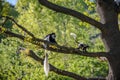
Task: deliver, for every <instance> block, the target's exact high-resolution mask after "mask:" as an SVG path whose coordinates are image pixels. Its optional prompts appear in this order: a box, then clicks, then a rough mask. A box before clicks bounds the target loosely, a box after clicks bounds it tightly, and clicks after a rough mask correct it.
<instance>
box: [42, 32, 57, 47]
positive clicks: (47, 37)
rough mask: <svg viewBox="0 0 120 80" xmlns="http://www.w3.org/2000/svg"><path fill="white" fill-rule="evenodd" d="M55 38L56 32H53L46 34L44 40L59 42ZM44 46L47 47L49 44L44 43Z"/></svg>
mask: <svg viewBox="0 0 120 80" xmlns="http://www.w3.org/2000/svg"><path fill="white" fill-rule="evenodd" d="M55 38H56V35H55V33H51V34H48V35H46V36H45V38H44V40H46V41H49V42H51V43H55V44H57V42H56V40H55ZM44 47H45V48H47V45H46V44H44Z"/></svg>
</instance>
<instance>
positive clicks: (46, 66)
mask: <svg viewBox="0 0 120 80" xmlns="http://www.w3.org/2000/svg"><path fill="white" fill-rule="evenodd" d="M49 71H50V67H49V63H48V53H47V51H46V50H45V59H44V72H45V75H46V76H48V73H49Z"/></svg>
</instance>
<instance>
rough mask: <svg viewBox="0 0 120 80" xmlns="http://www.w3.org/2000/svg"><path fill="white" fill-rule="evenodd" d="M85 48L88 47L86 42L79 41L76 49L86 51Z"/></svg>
mask: <svg viewBox="0 0 120 80" xmlns="http://www.w3.org/2000/svg"><path fill="white" fill-rule="evenodd" d="M87 48H89V46H88V45H87V44H83V43H79V44H78V48H77V49H81V50H82V51H84V52H86V51H87Z"/></svg>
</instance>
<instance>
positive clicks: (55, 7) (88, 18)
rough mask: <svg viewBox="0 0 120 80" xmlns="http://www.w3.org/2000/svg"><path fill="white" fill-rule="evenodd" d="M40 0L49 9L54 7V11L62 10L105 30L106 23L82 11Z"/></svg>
mask: <svg viewBox="0 0 120 80" xmlns="http://www.w3.org/2000/svg"><path fill="white" fill-rule="evenodd" d="M38 1H39V2H40V4H42V5H44V6H46V7H47V8H49V9H52V10H54V11H57V12H61V13H64V14H67V15H71V16H74V17H76V18H78V19H80V20H81V21H84V22H87V23H89V24H91V25H93V26H95V27H96V28H98V29H100V30H103V28H104V27H103V26H104V25H103V24H102V23H100V22H98V21H96V20H94V19H92V18H90V17H88V16H86V15H84V14H82V13H80V12H77V11H75V10H72V9H68V8H65V7H62V6H58V5H56V4H53V3H51V2H49V1H48V0H38Z"/></svg>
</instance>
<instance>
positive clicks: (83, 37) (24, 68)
mask: <svg viewBox="0 0 120 80" xmlns="http://www.w3.org/2000/svg"><path fill="white" fill-rule="evenodd" d="M51 1H52V2H53V3H56V4H58V5H62V6H64V7H67V8H71V9H74V10H77V11H79V12H82V13H83V14H85V15H87V16H90V17H93V18H94V19H96V20H99V18H98V16H97V14H96V13H95V4H94V2H90V1H89V0H85V1H84V0H74V1H73V0H51ZM15 10H16V11H15ZM12 11H15V13H13V12H12ZM8 12H12V13H11V14H9V15H12V16H14V17H15V19H16V20H17V22H18V23H19V24H20V25H22V26H24V27H25V28H27V29H28V30H29V31H31V32H32V33H33V34H34V35H35V36H36V37H38V38H43V37H44V36H45V35H47V34H49V33H51V32H55V33H56V35H57V42H58V44H60V45H65V46H72V47H77V43H76V42H75V39H74V38H73V36H71V35H70V34H71V33H74V34H76V36H77V37H76V40H77V41H78V42H83V43H86V44H88V45H89V46H90V48H89V49H88V51H89V52H97V51H104V50H105V49H104V46H103V43H102V41H101V39H100V37H98V38H96V39H93V40H92V41H91V40H90V37H91V36H94V35H96V34H98V33H100V31H99V30H97V29H96V28H93V27H92V26H91V25H89V24H87V23H85V22H82V21H80V20H78V19H76V18H74V17H71V16H68V15H65V14H61V13H57V12H55V11H52V10H50V9H48V8H46V7H44V6H42V5H40V4H39V3H38V1H37V0H19V1H18V3H17V5H16V6H15V9H12V10H11V11H8ZM5 14H7V13H5ZM16 14H17V16H15V15H16ZM5 26H9V27H10V25H8V24H6V25H5ZM11 26H12V31H13V32H16V33H19V34H22V35H24V36H27V35H26V33H24V32H23V31H22V30H20V29H19V28H18V27H17V26H16V25H11ZM20 46H23V47H26V48H29V49H32V50H34V51H35V52H36V53H37V55H38V56H40V57H43V56H44V50H41V49H39V47H38V46H35V45H33V44H30V43H27V42H24V41H20V40H19V39H16V38H7V39H2V42H1V43H0V79H2V80H6V79H8V80H16V79H22V80H73V79H72V78H69V77H66V76H61V75H57V74H56V73H54V72H50V73H49V76H48V77H45V74H44V70H43V66H41V65H40V64H39V63H38V62H36V61H35V60H33V59H31V58H29V57H26V56H25V55H22V54H21V55H17V54H16V51H17V48H18V47H20ZM49 62H50V63H51V64H53V65H54V66H56V67H57V68H60V69H62V70H67V71H71V72H74V73H76V74H79V75H81V76H85V77H101V76H106V75H107V73H108V67H107V63H106V62H100V61H99V60H98V59H96V58H88V57H83V56H78V55H66V54H60V53H55V52H51V54H50V55H49Z"/></svg>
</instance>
